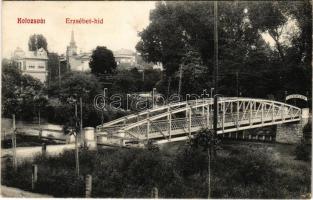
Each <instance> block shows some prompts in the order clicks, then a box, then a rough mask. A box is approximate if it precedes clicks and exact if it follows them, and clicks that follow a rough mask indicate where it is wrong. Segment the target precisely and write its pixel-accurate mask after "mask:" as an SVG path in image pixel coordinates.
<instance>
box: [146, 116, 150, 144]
mask: <svg viewBox="0 0 313 200" xmlns="http://www.w3.org/2000/svg"><path fill="white" fill-rule="evenodd" d="M149 132H150V113H149V111H148V113H147V132H146V138H147V141H148V140H149Z"/></svg>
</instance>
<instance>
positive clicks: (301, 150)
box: [295, 139, 311, 161]
mask: <svg viewBox="0 0 313 200" xmlns="http://www.w3.org/2000/svg"><path fill="white" fill-rule="evenodd" d="M295 156H296V159H297V160H303V161H309V160H311V145H307V144H306V142H305V140H304V139H302V140H301V141H300V143H299V144H298V145H297V146H296V149H295Z"/></svg>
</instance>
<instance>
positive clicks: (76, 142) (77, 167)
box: [75, 100, 79, 177]
mask: <svg viewBox="0 0 313 200" xmlns="http://www.w3.org/2000/svg"><path fill="white" fill-rule="evenodd" d="M77 119H78V116H77V100H75V129H76V130H75V131H76V137H75V160H76V162H75V163H76V174H77V176H78V177H79V157H78V156H79V155H78V153H79V152H78V131H77V125H78V124H77Z"/></svg>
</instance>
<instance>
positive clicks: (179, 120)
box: [97, 97, 301, 144]
mask: <svg viewBox="0 0 313 200" xmlns="http://www.w3.org/2000/svg"><path fill="white" fill-rule="evenodd" d="M213 109H214V108H213V99H212V98H207V99H199V100H192V101H184V102H179V103H174V104H169V105H166V106H162V107H157V108H154V109H150V110H147V111H143V112H140V113H138V114H132V115H128V116H125V117H122V118H119V119H116V120H113V121H111V122H108V123H105V124H103V125H100V126H98V127H97V130H98V135H99V136H100V137H101V133H105V134H106V135H107V136H112V137H117V138H118V137H120V138H121V139H122V140H123V143H124V144H125V143H131V142H144V141H146V140H149V139H154V140H162V141H163V142H171V141H177V140H184V139H188V138H190V137H192V135H193V134H194V133H195V132H197V131H199V130H200V129H202V128H209V129H212V128H213V123H212V122H213ZM217 109H218V132H217V133H218V134H223V133H229V132H235V131H241V130H246V129H253V128H258V127H264V126H271V125H275V124H282V123H290V122H296V121H300V120H301V109H300V108H298V107H295V106H292V105H288V104H286V103H282V102H278V101H272V100H266V99H256V98H233V97H223V98H220V99H219V101H218V106H217Z"/></svg>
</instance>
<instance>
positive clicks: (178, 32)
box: [136, 2, 185, 94]
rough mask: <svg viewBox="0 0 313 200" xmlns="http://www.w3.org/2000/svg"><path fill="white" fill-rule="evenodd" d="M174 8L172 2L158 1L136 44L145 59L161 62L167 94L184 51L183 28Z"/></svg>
mask: <svg viewBox="0 0 313 200" xmlns="http://www.w3.org/2000/svg"><path fill="white" fill-rule="evenodd" d="M174 8H175V7H174V4H170V3H164V2H158V3H157V4H156V9H155V10H153V11H152V12H151V14H150V21H151V23H150V24H149V26H148V27H147V28H146V29H145V30H143V31H142V32H141V33H139V36H140V37H141V40H140V41H139V43H138V44H137V45H136V49H137V50H138V51H139V52H140V53H141V55H142V57H143V59H144V60H145V61H147V62H154V63H156V62H161V63H162V64H163V67H164V69H165V75H166V77H167V79H168V81H167V82H168V91H167V93H168V94H169V91H170V84H171V79H172V78H173V75H174V73H175V72H176V71H177V70H178V68H179V64H180V60H181V58H182V56H183V55H184V53H185V51H184V46H185V43H184V37H185V36H184V35H183V31H184V30H183V29H182V28H181V26H179V24H178V23H177V22H178V21H177V17H176V15H175V10H174Z"/></svg>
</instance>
